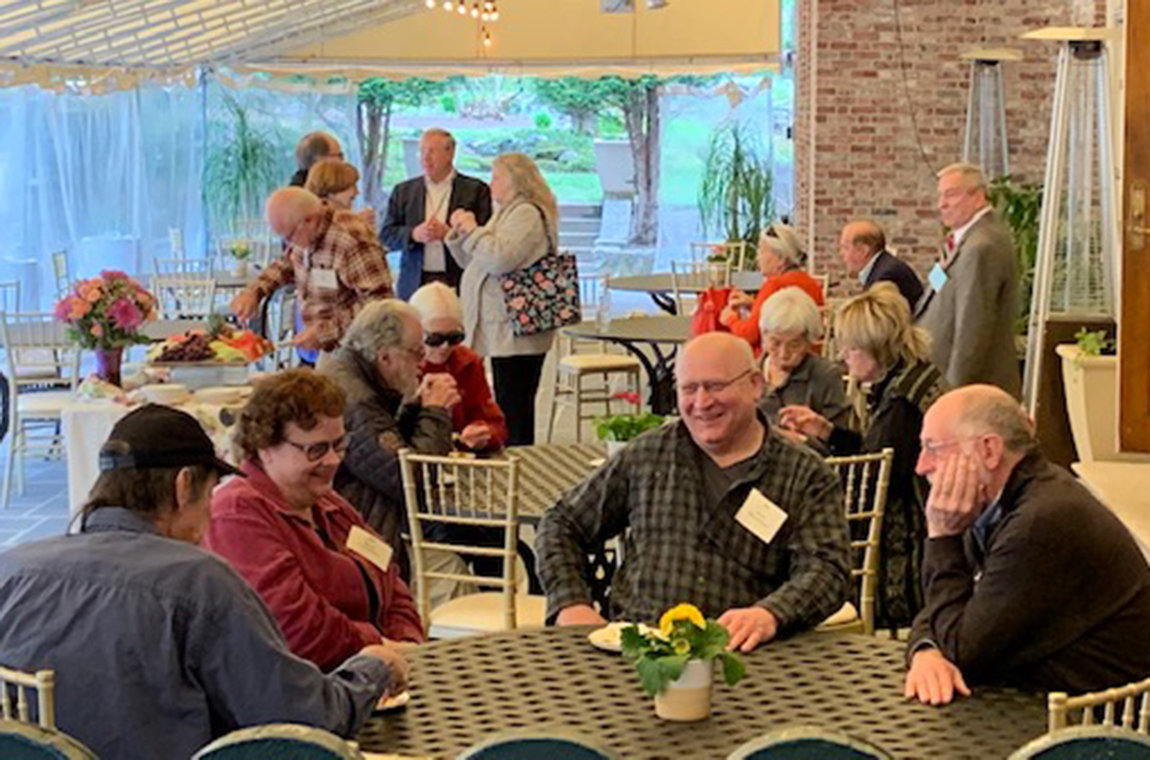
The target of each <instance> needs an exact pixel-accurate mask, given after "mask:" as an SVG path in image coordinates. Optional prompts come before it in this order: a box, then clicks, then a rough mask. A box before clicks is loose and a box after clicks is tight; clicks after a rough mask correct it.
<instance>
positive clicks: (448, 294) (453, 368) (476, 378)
mask: <svg viewBox="0 0 1150 760" xmlns="http://www.w3.org/2000/svg"><path fill="white" fill-rule="evenodd" d="M410 303H411V305H412V306H414V307H415V308H416V310H417V311H418V312H419V318H420V323H421V324H422V326H423V363H422V364H421V365H420V369H421V370H422V371H423V374H429V373H432V372H446V373H447V374H449V375H451V376H452V377H453V378H455V384H456V386H457V388H458V390H459V395H460V396H461V397H462V398H463V401H462V403H459V404H456V405H455V408H454V409H453V410H452V418H453V419H452V423H453V425H454V428H455V433H456V435H457V436H458V438H459V443H461V444H462V445H463V447H465V448H468V449H471V450H472V451H490V450H493V449H500V448H503V444H504V443H506V441H507V420H506V418H504V416H503V411H502V410H501V409H500V408H499V404H497V403H495V398H494V397H493V396H492V395H491V387H490V386H489V385H488V384H487V375H486V374H485V373H484V371H483V357H481V356H480V355H479V354H477V353H475V352H474V351H472V350H471V349H470V348H468V347H467V346H464V345H463V341H464V339H465V338H466V337H467V336H466V335H465V334H464V332H463V308H462V306H461V305H460V303H459V297H458V296H456V295H455V291H454V290H452V289H451V288H450V287H448V286H447V285H444V284H443V283H441V282H433V283H430V284H428V285H424V286H423V287H422V288H420V289H419V290H417V291H415V293H413V294H412V296H411V299H410Z"/></svg>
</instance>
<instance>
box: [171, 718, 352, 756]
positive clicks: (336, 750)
mask: <svg viewBox="0 0 1150 760" xmlns="http://www.w3.org/2000/svg"><path fill="white" fill-rule="evenodd" d="M264 758H274V759H275V760H362V758H363V755H362V754H360V751H359V748H358V747H357V746H356V745H355V744H354V743H352V742H348V741H345V740H344V739H341V738H339V737H338V736H336V735H335V734H333V733H329V732H328V731H324V730H323V729H320V728H313V727H311V726H299V725H296V724H294V723H269V724H267V725H265V726H253V727H251V728H241V729H240V730H238V731H232V732H231V733H230V734H228V735H226V736H221V737H220V738H219V739H216V740H215V741H213V742H212V743H211V744H209V745H207V746H206V747H204V748H203V749H201V750H200V751H199V752H197V753H196V754H194V755H192V760H263V759H264Z"/></svg>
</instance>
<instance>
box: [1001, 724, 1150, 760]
mask: <svg viewBox="0 0 1150 760" xmlns="http://www.w3.org/2000/svg"><path fill="white" fill-rule="evenodd" d="M1148 757H1150V737H1147V736H1145V735H1143V734H1139V733H1137V732H1135V731H1131V730H1130V729H1127V728H1119V727H1117V726H1074V727H1073V728H1063V729H1060V730H1058V731H1055V732H1053V733H1050V734H1046V735H1045V736H1041V737H1039V738H1037V739H1035V740H1034V741H1032V742H1030V743H1028V744H1026V745H1025V746H1023V747H1020V748H1019V749H1017V750H1015V752H1014V753H1013V754H1011V756H1010V760H1099V758H1106V760H1145V759H1146V758H1148Z"/></svg>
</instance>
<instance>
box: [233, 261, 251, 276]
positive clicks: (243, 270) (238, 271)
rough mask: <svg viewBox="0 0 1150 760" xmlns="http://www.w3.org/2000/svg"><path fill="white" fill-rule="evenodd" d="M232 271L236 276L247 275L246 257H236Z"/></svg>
mask: <svg viewBox="0 0 1150 760" xmlns="http://www.w3.org/2000/svg"><path fill="white" fill-rule="evenodd" d="M232 272H233V274H235V276H236V277H240V278H243V277H247V276H248V260H247V259H236V265H235V268H234V269H233V270H232Z"/></svg>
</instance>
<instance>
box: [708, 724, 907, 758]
mask: <svg viewBox="0 0 1150 760" xmlns="http://www.w3.org/2000/svg"><path fill="white" fill-rule="evenodd" d="M888 758H890V755H888V754H887V753H886V752H883V751H882V750H881V749H879V748H878V747H875V746H873V745H871V744H868V743H867V742H864V741H860V740H859V739H855V738H853V737H850V736H847V735H846V734H840V733H839V732H837V731H831V730H828V729H825V728H818V727H815V726H795V727H793V728H784V729H782V730H779V731H772V732H770V733H769V734H766V735H765V736H761V737H759V738H758V739H752V740H751V741H749V742H747V743H746V744H744V745H743V746H741V747H739V748H738V749H736V750H735V751H734V752H732V753H731V754H730V755H728V756H727V760H868V759H869V760H887V759H888Z"/></svg>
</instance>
